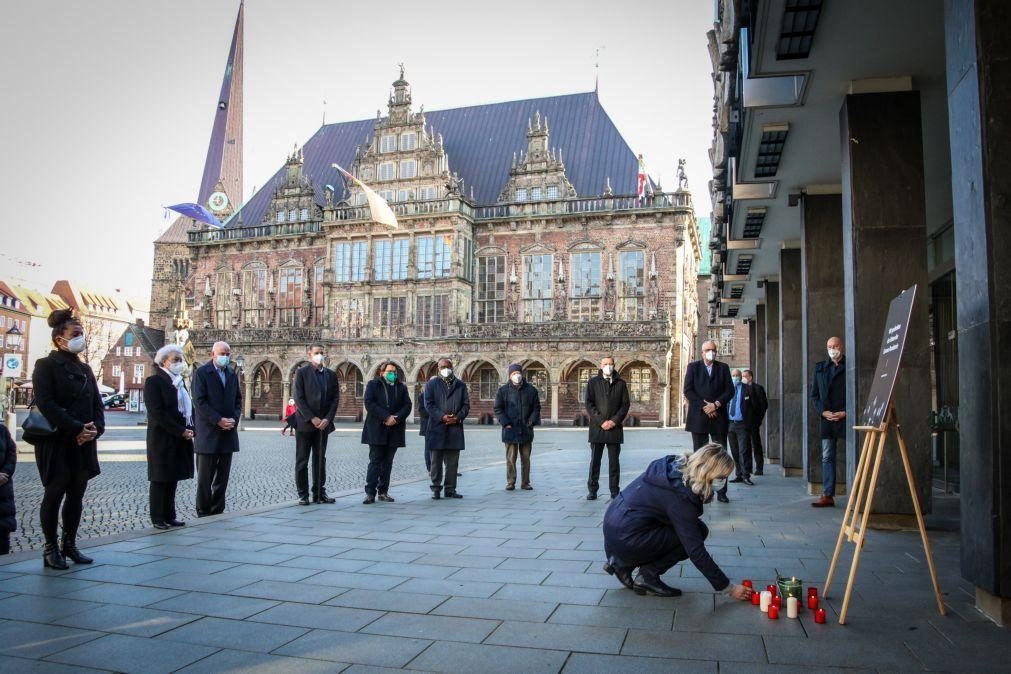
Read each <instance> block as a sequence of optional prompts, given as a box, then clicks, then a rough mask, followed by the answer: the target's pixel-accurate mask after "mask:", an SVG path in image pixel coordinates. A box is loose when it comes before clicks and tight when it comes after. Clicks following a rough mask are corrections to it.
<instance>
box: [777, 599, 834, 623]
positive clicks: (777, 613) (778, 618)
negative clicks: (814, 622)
mask: <svg viewBox="0 0 1011 674" xmlns="http://www.w3.org/2000/svg"><path fill="white" fill-rule="evenodd" d="M777 599H778V597H777ZM769 620H779V607H778V606H776V605H775V604H772V605H771V606H769ZM823 622H824V621H823Z"/></svg>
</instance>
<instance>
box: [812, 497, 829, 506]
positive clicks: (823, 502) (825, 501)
mask: <svg viewBox="0 0 1011 674" xmlns="http://www.w3.org/2000/svg"><path fill="white" fill-rule="evenodd" d="M811 507H812V508H833V507H835V499H834V498H832V497H831V496H822V497H821V498H820V499H818V500H817V501H815V502H814V503H812V504H811Z"/></svg>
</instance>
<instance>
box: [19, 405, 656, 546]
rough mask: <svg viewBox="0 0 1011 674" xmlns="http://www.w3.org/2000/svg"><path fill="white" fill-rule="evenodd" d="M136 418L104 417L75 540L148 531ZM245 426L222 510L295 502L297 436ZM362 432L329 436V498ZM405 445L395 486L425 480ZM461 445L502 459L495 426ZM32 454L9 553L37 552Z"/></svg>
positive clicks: (540, 440) (27, 452) (463, 464)
mask: <svg viewBox="0 0 1011 674" xmlns="http://www.w3.org/2000/svg"><path fill="white" fill-rule="evenodd" d="M141 419H142V417H141V416H140V415H137V414H127V413H117V412H113V413H110V414H109V415H108V418H107V425H108V426H109V430H108V431H107V433H106V434H105V435H104V436H103V438H102V440H101V441H100V442H99V452H100V454H99V459H100V461H101V465H102V474H101V475H99V476H98V477H97V478H95V479H93V480H92V481H91V482H90V483H89V485H88V492H87V494H86V495H85V504H84V505H85V507H84V518H83V520H82V522H81V531H80V537H81V538H93V537H96V536H106V535H110V534H118V533H122V532H125V531H132V530H135V529H143V528H145V527H149V526H150V525H151V520H150V518H149V517H148V481H147V464H146V463H145V460H144V434H145V432H146V431H145V428H144V427H143V426H138V425H137V424H138V421H139V420H141ZM244 427H245V428H246V430H245V431H244V432H243V433H242V436H241V451H240V452H239V454H238V456H236V457H235V459H234V461H233V463H232V474H231V478H230V480H229V483H228V496H227V503H228V505H227V508H228V510H229V511H236V510H247V509H250V508H257V507H260V506H266V505H273V504H277V503H285V502H289V501H294V500H295V498H296V494H295V487H294V477H293V473H294V465H295V438H293V437H290V436H286V437H281V435H280V425H278V424H277V422H246V423H244ZM629 432H634V433H643V434H646V435H650V434H652V435H653V436H655V434H656V433H657V432H658V431H656V430H651V429H642V430H635V431H629ZM360 434H361V426H360V425H358V424H341V425H338V427H337V429H336V430H335V431H334V433H333V434H332V435H331V436H330V440H329V443H328V448H327V489H328V490H329V491H330V492H331V493H337V492H343V491H347V490H353V489H360V488H362V487H363V485H364V484H365V472H366V468H367V467H368V447H367V446H366V445H362V444H361V443H360V439H361V435H360ZM585 440H586V431H585V429H560V428H551V429H549V428H543V429H539V430H538V431H537V441H536V442H535V443H534V454H535V455H536V454H540V453H543V452H548V451H554V450H557V449H559V448H560V447H561V445H562V443H571V442H577V443H578V442H585ZM407 441H408V446H407V447H404V448H403V449H401V450H400V451H399V452H397V458H396V460H395V461H394V464H393V478H392V479H393V481H394V482H398V481H404V480H417V479H422V478H424V477H425V475H426V471H425V462H424V458H423V453H424V444H423V438H421V437H420V436H419V435H418V432H417V426H416V425H415V426H411V427H409V428H408V434H407ZM467 447H468V448H467V449H466V450H464V452H463V454H462V456H461V459H460V468H461V470H462V471H466V470H469V469H472V468H475V467H479V466H486V465H488V464H491V463H495V462H501V461H504V459H505V452H504V451H503V448H502V444H501V442H500V435H499V430H498V428H497V427H494V428H493V427H486V426H468V427H467ZM31 452H32V448H31V446H30V445H27V444H25V443H19V454H18V461H19V463H18V469H17V473H16V474H15V495H16V499H17V514H18V528H19V531H17V532H16V533H15V534H14V535H13V536H12V537H11V549H12V550H15V551H17V550H27V549H36V548H41V546H42V531H41V530H40V529H39V517H38V512H39V503H40V501H41V499H42V485H41V483H40V482H39V475H38V471H37V470H36V469H35V463H34V457H33V455H32V453H31ZM534 465H535V467H536V464H534ZM503 472H504V468H503ZM534 478H535V479H536V468H535V473H534ZM503 481H504V475H503ZM195 492H196V481H195V480H186V481H184V482H181V483H179V492H178V495H177V498H176V502H177V506H178V510H179V516H180V517H181V518H182V519H183V520H192V519H194V518H195V517H196V513H195V512H194V501H195Z"/></svg>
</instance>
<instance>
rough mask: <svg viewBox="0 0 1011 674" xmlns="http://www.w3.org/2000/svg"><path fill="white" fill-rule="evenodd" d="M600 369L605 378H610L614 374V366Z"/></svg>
mask: <svg viewBox="0 0 1011 674" xmlns="http://www.w3.org/2000/svg"><path fill="white" fill-rule="evenodd" d="M600 369H601V370H602V371H603V372H604V376H605V377H610V376H611V375H612V374H613V373H614V366H613V365H604V366H603V367H601V368H600Z"/></svg>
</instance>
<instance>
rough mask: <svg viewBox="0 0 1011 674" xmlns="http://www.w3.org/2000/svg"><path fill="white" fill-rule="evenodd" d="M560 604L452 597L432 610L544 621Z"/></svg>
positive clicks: (473, 615)
mask: <svg viewBox="0 0 1011 674" xmlns="http://www.w3.org/2000/svg"><path fill="white" fill-rule="evenodd" d="M557 606H558V604H552V603H548V602H538V601H511V600H501V599H483V598H478V597H450V598H449V599H448V600H447V601H446V602H445V603H443V604H440V605H439V606H438V607H437V608H435V609H433V610H432V613H434V614H437V615H449V616H460V617H462V618H487V619H490V620H519V621H526V622H538V623H540V622H544V621H545V620H547V619H548V616H550V615H551V613H552V612H553V611H554V610H555V608H556V607H557Z"/></svg>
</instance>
